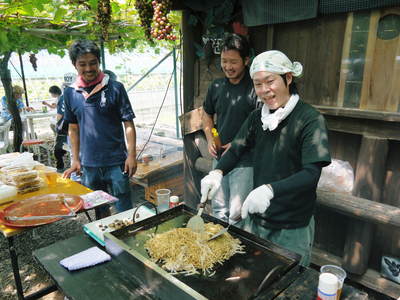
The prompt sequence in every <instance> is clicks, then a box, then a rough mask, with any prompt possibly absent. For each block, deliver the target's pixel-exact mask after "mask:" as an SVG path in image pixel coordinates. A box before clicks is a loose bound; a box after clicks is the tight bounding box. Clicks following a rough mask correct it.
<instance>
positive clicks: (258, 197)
mask: <svg viewBox="0 0 400 300" xmlns="http://www.w3.org/2000/svg"><path fill="white" fill-rule="evenodd" d="M272 198H274V192H273V190H272V188H270V187H268V186H267V185H266V184H263V185H261V186H259V187H258V188H255V189H254V190H252V191H251V192H250V193H249V195H248V196H247V197H246V200H244V203H243V206H242V220H244V219H246V218H247V215H248V214H249V213H251V214H254V213H260V214H262V213H263V212H265V211H266V210H267V208H268V207H269V205H270V203H271V199H272Z"/></svg>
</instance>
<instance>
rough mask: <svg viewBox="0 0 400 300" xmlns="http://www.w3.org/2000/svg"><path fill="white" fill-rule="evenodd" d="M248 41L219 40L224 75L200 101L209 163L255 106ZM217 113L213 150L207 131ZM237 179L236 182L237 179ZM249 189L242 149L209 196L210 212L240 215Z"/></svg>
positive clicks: (247, 156) (248, 160) (227, 217)
mask: <svg viewBox="0 0 400 300" xmlns="http://www.w3.org/2000/svg"><path fill="white" fill-rule="evenodd" d="M248 63H249V45H248V42H247V40H246V38H245V37H242V36H240V35H237V34H228V35H227V36H226V37H225V38H224V41H223V45H222V51H221V67H222V70H223V71H224V74H225V77H224V78H219V79H216V80H214V81H213V82H212V83H211V85H210V86H209V88H208V92H207V96H206V99H205V101H204V104H203V109H204V114H203V131H204V133H205V135H206V138H207V142H208V151H209V152H210V154H211V155H212V156H213V157H214V161H213V166H215V165H216V163H217V159H218V158H219V157H220V156H221V155H223V153H224V151H226V150H227V149H228V148H229V147H230V145H231V141H232V140H233V138H234V137H235V135H236V133H237V132H238V131H239V129H240V127H241V125H242V124H243V122H244V121H245V120H246V119H247V117H248V115H249V114H250V112H252V111H253V110H254V109H255V107H256V101H257V98H256V95H255V92H254V87H253V82H252V80H251V78H250V75H249V70H248V67H247V65H248ZM214 116H216V117H217V124H216V129H217V131H218V135H219V137H220V139H221V143H222V149H220V153H217V152H218V151H217V150H218V149H216V145H215V143H214V140H213V135H212V133H211V130H212V128H213V127H214ZM238 182H240V183H238ZM252 189H253V168H252V153H251V151H247V152H244V153H243V155H242V156H241V157H240V159H239V160H238V161H237V162H236V165H235V167H234V169H233V170H231V172H230V173H229V174H227V175H226V176H225V177H224V179H223V180H222V185H221V187H220V188H219V189H218V191H217V192H216V193H215V196H214V197H213V199H212V209H213V214H214V216H216V217H217V218H220V219H222V220H224V221H229V223H235V222H236V221H237V219H238V218H239V217H240V210H241V207H242V204H243V201H244V199H245V198H246V197H247V195H248V193H249V192H250V191H251V190H252Z"/></svg>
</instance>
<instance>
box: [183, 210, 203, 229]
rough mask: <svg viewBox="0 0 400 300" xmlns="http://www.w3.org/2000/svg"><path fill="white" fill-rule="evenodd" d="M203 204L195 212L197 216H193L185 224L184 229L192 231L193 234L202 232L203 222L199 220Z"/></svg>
mask: <svg viewBox="0 0 400 300" xmlns="http://www.w3.org/2000/svg"><path fill="white" fill-rule="evenodd" d="M205 205H206V204H205V203H201V204H200V206H199V207H200V209H199V211H198V212H197V215H194V216H193V217H191V218H190V219H189V221H188V222H187V225H186V227H187V228H190V229H192V230H193V231H195V232H204V221H203V219H202V218H201V214H202V213H203V210H204V206H205Z"/></svg>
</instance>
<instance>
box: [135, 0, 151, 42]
mask: <svg viewBox="0 0 400 300" xmlns="http://www.w3.org/2000/svg"><path fill="white" fill-rule="evenodd" d="M135 8H136V9H137V11H138V13H139V18H140V24H142V27H143V28H144V33H145V35H146V38H147V39H148V40H151V21H152V17H153V11H154V10H153V6H152V4H151V0H136V1H135Z"/></svg>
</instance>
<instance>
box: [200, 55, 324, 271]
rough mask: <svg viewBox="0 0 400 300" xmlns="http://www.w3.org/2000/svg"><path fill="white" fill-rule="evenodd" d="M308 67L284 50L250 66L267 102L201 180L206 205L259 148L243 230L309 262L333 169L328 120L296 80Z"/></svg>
mask: <svg viewBox="0 0 400 300" xmlns="http://www.w3.org/2000/svg"><path fill="white" fill-rule="evenodd" d="M302 71H303V67H302V65H301V64H300V63H299V62H294V63H292V62H291V61H290V60H289V58H288V57H287V56H286V55H285V54H283V53H282V52H280V51H276V50H271V51H266V52H264V53H261V54H259V55H258V56H257V57H256V58H255V59H254V61H253V63H252V65H251V67H250V76H251V78H252V79H253V83H254V87H255V90H256V94H257V96H258V98H259V100H261V101H262V102H263V106H262V107H261V108H260V109H257V110H255V111H253V112H252V113H251V114H250V115H249V117H248V118H247V120H246V122H245V123H244V124H243V126H242V127H241V129H240V131H239V132H238V134H237V135H236V137H235V139H234V140H233V142H232V146H231V148H230V149H229V150H228V151H227V153H225V155H224V156H223V157H222V158H221V160H220V161H219V162H218V164H217V166H216V168H215V169H214V170H213V171H211V172H210V173H209V175H207V176H205V177H204V178H203V179H202V181H201V192H202V198H201V201H202V202H205V201H206V200H207V199H211V198H212V197H213V195H214V193H215V191H216V190H217V189H218V187H219V185H220V182H221V179H222V177H223V175H225V174H227V173H229V172H230V170H231V169H232V168H233V167H234V166H235V164H236V161H237V160H238V159H239V158H240V156H241V154H242V153H243V152H244V151H246V150H247V149H248V148H253V149H254V178H253V180H254V189H253V190H252V191H251V192H250V194H249V195H248V196H247V198H246V200H245V202H244V204H243V207H242V211H241V215H242V219H243V220H244V225H243V226H244V229H245V230H248V231H249V232H251V233H253V234H255V235H258V236H259V237H261V238H264V239H267V240H270V241H272V242H274V243H276V244H279V245H281V246H283V247H285V248H287V249H289V250H292V251H294V252H296V253H298V254H300V255H301V256H302V259H301V261H300V263H301V264H302V265H304V266H307V265H309V263H310V254H311V247H312V244H313V239H314V218H313V213H314V209H315V201H316V189H317V183H318V180H319V177H320V175H321V169H322V168H323V167H325V166H327V165H329V163H330V161H331V158H330V154H329V146H328V135H327V129H326V125H325V120H324V118H323V117H322V115H321V114H320V113H319V112H318V111H317V110H315V109H314V108H313V107H312V106H311V105H309V104H306V103H305V102H303V101H302V100H300V99H299V95H298V94H297V89H296V86H295V83H294V82H293V78H294V77H299V76H301V74H302Z"/></svg>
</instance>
